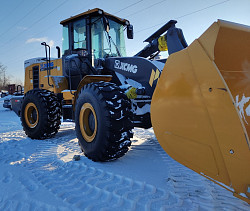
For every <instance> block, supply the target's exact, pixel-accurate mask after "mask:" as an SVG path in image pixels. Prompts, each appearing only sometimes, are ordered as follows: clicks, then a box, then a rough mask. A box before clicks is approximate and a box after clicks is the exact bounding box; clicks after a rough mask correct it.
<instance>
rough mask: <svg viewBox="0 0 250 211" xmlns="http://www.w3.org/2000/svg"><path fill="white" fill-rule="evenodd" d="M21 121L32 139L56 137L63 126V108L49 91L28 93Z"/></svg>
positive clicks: (23, 105) (23, 104)
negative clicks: (61, 125)
mask: <svg viewBox="0 0 250 211" xmlns="http://www.w3.org/2000/svg"><path fill="white" fill-rule="evenodd" d="M21 121H22V126H23V129H24V131H25V133H26V135H27V136H28V137H30V138H32V139H45V138H50V137H52V136H54V135H55V134H56V133H57V132H58V130H59V127H60V124H61V107H60V102H59V101H58V99H57V97H56V96H55V95H54V94H53V93H52V92H50V91H48V90H40V89H38V90H31V91H28V92H27V93H26V94H25V96H24V99H23V103H22V108H21Z"/></svg>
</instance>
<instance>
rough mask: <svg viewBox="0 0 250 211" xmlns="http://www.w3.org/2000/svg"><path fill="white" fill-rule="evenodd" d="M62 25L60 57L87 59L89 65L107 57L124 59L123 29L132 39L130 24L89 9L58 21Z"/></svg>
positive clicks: (97, 10) (102, 12) (101, 11)
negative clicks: (82, 57) (71, 56)
mask: <svg viewBox="0 0 250 211" xmlns="http://www.w3.org/2000/svg"><path fill="white" fill-rule="evenodd" d="M61 24H62V25H63V43H62V55H63V56H67V55H72V54H79V55H82V56H87V57H88V59H89V61H90V63H91V65H92V66H95V65H94V64H95V62H94V61H95V60H97V59H99V58H106V57H110V56H112V57H113V56H122V57H124V56H126V50H125V39H124V33H123V31H124V29H125V28H127V36H128V38H129V39H132V38H133V30H132V25H130V23H129V21H128V20H125V19H121V18H118V17H116V16H113V15H111V14H108V13H106V12H104V11H103V10H101V9H98V8H96V9H92V10H88V11H87V12H84V13H81V14H79V15H76V16H73V17H70V18H68V19H66V20H63V21H61Z"/></svg>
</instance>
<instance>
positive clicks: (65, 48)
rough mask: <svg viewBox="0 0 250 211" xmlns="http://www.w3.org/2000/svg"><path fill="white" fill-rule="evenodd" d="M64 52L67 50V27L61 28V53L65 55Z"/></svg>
mask: <svg viewBox="0 0 250 211" xmlns="http://www.w3.org/2000/svg"><path fill="white" fill-rule="evenodd" d="M66 50H69V26H68V25H64V26H63V40H62V52H63V54H64V53H65V51H66Z"/></svg>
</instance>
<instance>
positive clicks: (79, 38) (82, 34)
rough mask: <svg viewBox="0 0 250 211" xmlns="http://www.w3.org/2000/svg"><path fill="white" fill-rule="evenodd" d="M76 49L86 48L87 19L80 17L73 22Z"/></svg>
mask: <svg viewBox="0 0 250 211" xmlns="http://www.w3.org/2000/svg"><path fill="white" fill-rule="evenodd" d="M73 33H74V34H73V39H74V49H79V48H80V49H86V20H85V19H80V20H78V21H76V22H74V23H73Z"/></svg>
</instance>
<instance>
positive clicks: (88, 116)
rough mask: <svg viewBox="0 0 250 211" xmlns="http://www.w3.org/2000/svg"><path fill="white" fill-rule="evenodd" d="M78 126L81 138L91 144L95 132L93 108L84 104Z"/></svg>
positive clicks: (95, 123) (95, 122) (95, 119)
mask: <svg viewBox="0 0 250 211" xmlns="http://www.w3.org/2000/svg"><path fill="white" fill-rule="evenodd" d="M79 125H80V129H81V133H82V136H83V138H84V139H85V140H86V141H87V142H92V141H93V140H94V138H95V136H96V132H97V118H96V113H95V110H94V108H93V107H92V105H91V104H89V103H84V104H83V105H82V108H81V111H80V116H79Z"/></svg>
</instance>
